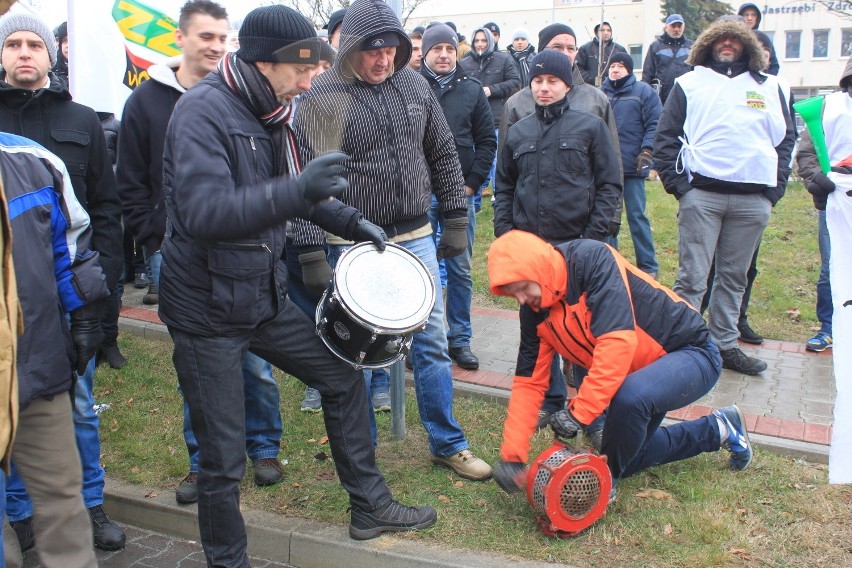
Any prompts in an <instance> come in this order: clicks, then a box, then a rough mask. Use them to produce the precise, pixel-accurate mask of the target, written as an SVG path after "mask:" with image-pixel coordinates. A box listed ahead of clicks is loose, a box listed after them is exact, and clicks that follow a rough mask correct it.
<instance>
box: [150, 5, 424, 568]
mask: <svg viewBox="0 0 852 568" xmlns="http://www.w3.org/2000/svg"><path fill="white" fill-rule="evenodd" d="M239 39H240V49H239V51H237V52H236V53H231V54H228V55H226V56H225V58H224V59H222V61H221V62H220V64H219V67H218V69H217V71H215V72H213V73H210V74H209V75H208V76H207V77H206V78H205V79H203V80H202V81H200V82H199V83H198V84H196V85H195V86H194V87H193V88H192V89H191V90H189V91H187V93H186V94H184V95H183V96H182V97H181V99H180V101H178V103H177V105H176V106H175V109H174V112H173V115H172V120H171V122H170V123H169V127H168V130H167V133H166V144H165V149H164V159H163V191H164V194H165V199H166V206H167V212H168V222H169V223H168V228H167V230H166V236H165V239H164V242H163V246H162V253H163V266H162V273H161V281H160V282H161V287H160V317H161V318H162V320H163V321H164V322H165V323H166V325H167V326H168V328H169V333H170V334H171V336H172V338H173V340H174V344H175V350H174V357H173V360H174V365H175V369H176V371H177V376H178V380H179V381H180V385H181V388H182V389H183V393H184V396H185V398H186V402H187V404H188V405H189V413H190V419H191V422H192V428H193V431H194V432H195V435H196V437H197V439H198V443H199V449H200V464H199V465H200V471H199V475H198V486H199V496H198V518H199V528H200V533H201V543H202V545H203V547H204V552H205V555H206V557H207V562H208V564H209V565H211V566H213V565H215V566H228V567H243V566H248V557H247V554H246V544H247V543H246V541H247V537H246V531H245V525H244V523H243V519H242V515H241V514H240V505H239V484H240V480H241V479H242V477H243V473H244V470H245V455H244V452H245V416H244V403H243V388H244V381H243V377H242V371H241V362H242V360H243V357H244V356H245V354H246V352H248V351H251V352H252V353H254V354H256V355H258V356H260V357H263V358H264V359H266V360H267V361H269V362H270V363H272V364H273V365H275V366H277V367H279V368H281V369H282V370H284V371H285V372H288V373H290V374H293V375H295V376H296V377H298V378H299V379H300V380H302V381H303V382H305V383H306V384H308V385H310V386H312V387H314V388H316V389H318V390H319V391H320V392H321V393H322V396H323V401H324V404H323V411H324V418H325V426H326V431H327V433H328V436H329V442H330V445H331V451H332V455H333V457H334V463H335V467H336V468H337V474H338V477H339V478H340V483H341V484H342V485H343V487H344V488H345V489H346V490H347V491H348V492H349V495H350V503H351V510H352V520H351V524H350V526H349V534H350V536H351V537H352V538H356V539H367V538H374V537H377V536H379V535H380V534H381V533H382V532H385V531H405V530H414V529H420V528H425V527H428V526H430V525H432V524H434V522H435V520H436V518H437V514H436V512H435V510H434V509H433V508H431V507H406V506H404V505H402V504H400V503H398V502H396V501H394V500H393V497H392V496H391V493H390V490H389V489H388V488H387V486H386V484H385V480H384V478H383V477H382V474H381V473H380V472H379V470H378V468H377V467H376V462H375V453H374V450H373V445H372V443H371V440H370V432H369V423H368V418H367V400H366V397H365V396H364V392H363V386H362V382H361V377H360V375H359V374H357V373H355V371H353V370H352V368H351V367H350V366H348V365H347V364H345V363H343V362H342V361H339V360H338V359H336V358H335V357H333V356H332V355H331V354H330V353H329V352H328V350H327V349H326V348H325V346H324V345H323V344H322V342H321V341H320V339H319V338H317V337H316V335H315V333H314V324H313V322H312V321H311V320H310V318H308V317H307V316H306V315H305V314H304V312H302V311H301V310H300V309H299V308H298V307H297V306H296V305H294V304H293V303H292V302H288V301H287V297H286V293H287V282H286V275H287V271H286V269H285V267H284V264H283V263H282V262H281V255H282V252H283V248H284V238H285V223H286V221H287V219H288V218H290V217H293V216H296V215H299V216H302V217H305V218H309V219H311V220H312V221H314V222H316V223H318V224H319V225H321V226H323V227H324V228H326V229H327V230H329V231H332V232H334V233H336V234H339V235H341V236H343V237H344V238H347V239H351V240H354V241H362V240H366V241H372V242H373V243H375V244H376V246H377V247H378V248H380V249H381V248H384V239H385V236H384V233H383V232H382V230H381V229H380V228H379V227H377V226H375V225H373V224H372V223H370V222H368V221H366V220H365V219H364V218H363V216H362V215H361V214H360V213H359V212H358V211H357V210H355V209H353V208H352V207H349V206H346V205H344V204H343V203H341V202H340V201H337V200H334V199H332V198H333V197H334V196H336V195H339V194H341V193H342V192H343V190H345V189H346V187H347V185H348V184H347V182H346V180H345V179H344V178H342V177H341V174H342V173H343V166H342V165H341V162H342V161H343V160H344V159H346V158H347V156H345V155H343V154H341V153H339V152H337V153H333V154H330V155H326V156H320V157H318V158H317V159H316V160H314V161H313V162H312V163H311V164H309V165H307V166H306V167H305V168H304V169H303V170H302V169H301V168H300V163H299V158H298V155H297V151H296V148H295V145H294V138H293V136H292V132H291V131H290V129H289V127H288V118H289V114H290V110H291V101H292V99H293V97H295V96H296V95H298V94H299V93H300V92H302V91H305V90H307V89H308V88H309V87H310V85H311V80H312V79H313V78H314V77H315V76H316V74H317V72H318V69H319V66H318V63H319V55H320V49H321V46H320V40H319V39H318V38H317V37H316V32H315V31H314V29H313V27H312V26H311V24H310V23H309V22H308V21H307V20H306V19H305V18H304V17H303V16H301V15H299V14H298V13H297V12H295V11H293V10H292V9H290V8H287V7H284V6H280V5H278V6H266V7H262V8H257V9H255V10H253V11H252V12H251V13H249V14H248V15H247V16H246V18H245V20H244V21H243V25H242V27H241V28H240V33H239ZM300 172H301V173H300ZM297 174H298V176H297Z"/></svg>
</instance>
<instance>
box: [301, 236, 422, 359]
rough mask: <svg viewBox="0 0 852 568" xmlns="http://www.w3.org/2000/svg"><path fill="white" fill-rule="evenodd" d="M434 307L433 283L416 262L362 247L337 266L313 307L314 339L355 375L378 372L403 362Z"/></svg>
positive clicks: (399, 252) (403, 254)
mask: <svg viewBox="0 0 852 568" xmlns="http://www.w3.org/2000/svg"><path fill="white" fill-rule="evenodd" d="M434 306H435V283H434V281H433V280H432V275H431V274H430V273H429V270H428V269H427V268H426V265H424V264H423V262H422V261H421V260H420V259H419V258H417V256H415V255H414V254H412V253H411V252H409V251H408V250H407V249H405V248H403V247H401V246H399V245H395V244H392V243H387V248H386V249H385V250H384V252H379V251H378V249H377V248H376V246H375V245H374V244H372V243H360V244H357V245H355V246H353V247H352V248H350V249H348V250H347V251H346V252H344V253H343V254H342V255H341V256H340V259H339V260H338V261H337V266H336V267H335V269H334V274H333V276H332V278H331V283H330V284H329V287H328V288H327V289H326V291H325V292H324V293H323V296H322V299H321V300H320V302H319V305H318V306H317V312H316V325H317V335H319V336H320V338H321V339H322V341H323V343H325V345H326V347H328V348H329V350H331V352H332V353H334V354H335V355H336V356H337V357H339V358H340V359H342V360H344V361H346V362H347V363H349V364H350V365H352V366H353V367H355V368H356V369H380V368H382V367H387V366H388V365H390V364H392V363H394V362H396V361H398V360H400V359H402V358H403V357H405V355H406V354H407V353H408V351H409V350H410V349H411V339H412V336H413V335H414V333H416V332H418V331H422V330H424V329H425V328H426V322H427V320H428V319H429V314H431V313H432V308H433V307H434Z"/></svg>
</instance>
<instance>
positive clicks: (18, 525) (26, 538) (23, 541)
mask: <svg viewBox="0 0 852 568" xmlns="http://www.w3.org/2000/svg"><path fill="white" fill-rule="evenodd" d="M9 524H10V525H12V530H14V531H15V536H16V537H18V544H19V545H20V546H21V552H26V551H28V550H29V549H31V548H32V547H34V546H35V533H33V518H32V517H27V518H26V519H21V520H20V521H11V522H10V523H9Z"/></svg>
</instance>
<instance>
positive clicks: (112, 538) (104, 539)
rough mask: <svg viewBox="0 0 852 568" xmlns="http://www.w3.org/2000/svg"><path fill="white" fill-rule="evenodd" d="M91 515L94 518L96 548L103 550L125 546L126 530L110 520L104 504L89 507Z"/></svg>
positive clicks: (93, 530)
mask: <svg viewBox="0 0 852 568" xmlns="http://www.w3.org/2000/svg"><path fill="white" fill-rule="evenodd" d="M89 516H90V517H91V518H92V532H93V533H94V536H95V548H100V549H101V550H121V549H122V548H124V541H125V539H126V537H125V535H124V530H123V529H122V528H121V527H120V526H118V525H117V524H115V523H114V522H112V521H111V520H109V517H107V514H106V513H105V512H104V508H103V507H102V506H100V505H95V506H94V507H89Z"/></svg>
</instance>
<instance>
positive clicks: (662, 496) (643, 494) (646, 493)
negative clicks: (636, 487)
mask: <svg viewBox="0 0 852 568" xmlns="http://www.w3.org/2000/svg"><path fill="white" fill-rule="evenodd" d="M636 497H639V498H640V499H647V498H651V499H656V500H657V501H664V500H666V499H672V494H671V493H669V492H668V491H663V490H662V489H642V490H641V491H639V493H637V494H636Z"/></svg>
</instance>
